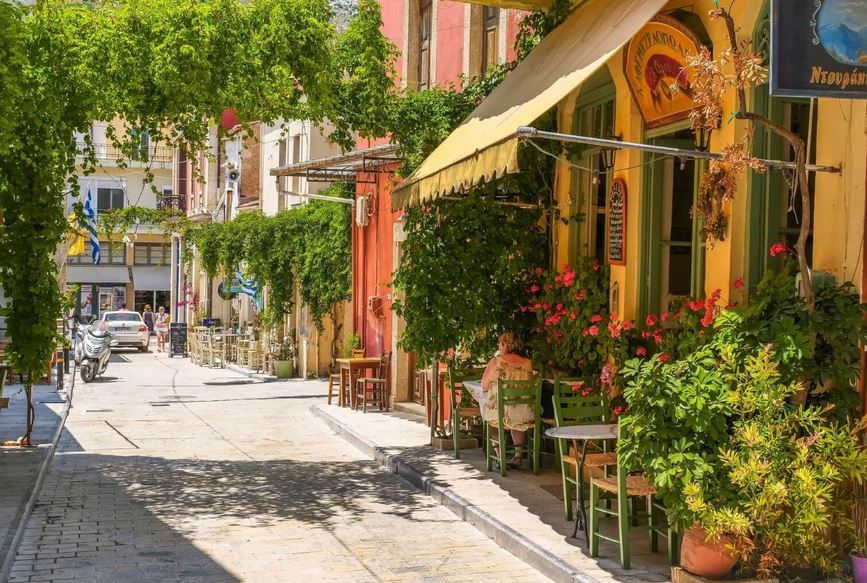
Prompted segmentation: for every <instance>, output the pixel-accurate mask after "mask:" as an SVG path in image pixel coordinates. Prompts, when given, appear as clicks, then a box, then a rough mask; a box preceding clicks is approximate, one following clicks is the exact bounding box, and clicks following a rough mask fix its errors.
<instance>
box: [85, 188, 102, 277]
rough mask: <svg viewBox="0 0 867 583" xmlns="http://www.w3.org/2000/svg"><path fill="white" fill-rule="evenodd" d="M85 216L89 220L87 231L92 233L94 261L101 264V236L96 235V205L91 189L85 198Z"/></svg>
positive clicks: (91, 254)
mask: <svg viewBox="0 0 867 583" xmlns="http://www.w3.org/2000/svg"><path fill="white" fill-rule="evenodd" d="M84 218H85V220H86V221H87V231H88V233H89V234H90V256H91V258H93V262H94V264H96V265H99V259H100V255H99V237H97V236H96V207H94V205H93V196H92V195H91V194H90V189H89V188H88V189H87V196H86V197H85V199H84Z"/></svg>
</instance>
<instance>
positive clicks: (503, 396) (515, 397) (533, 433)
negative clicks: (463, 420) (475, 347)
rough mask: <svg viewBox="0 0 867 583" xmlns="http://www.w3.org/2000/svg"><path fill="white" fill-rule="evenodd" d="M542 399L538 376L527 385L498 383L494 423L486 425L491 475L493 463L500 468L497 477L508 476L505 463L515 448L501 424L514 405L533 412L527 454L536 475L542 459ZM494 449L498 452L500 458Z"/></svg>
mask: <svg viewBox="0 0 867 583" xmlns="http://www.w3.org/2000/svg"><path fill="white" fill-rule="evenodd" d="M541 399H542V377H540V376H537V377H534V378H533V379H530V380H527V381H514V380H504V379H499V380H497V422H496V423H492V422H490V421H489V422H487V423H485V462H486V463H485V466H486V468H487V470H488V471H489V472H490V471H491V469H492V467H493V461H494V460H495V459H496V460H497V461H498V463H499V466H500V475H501V476H504V477H505V476H506V474H507V473H508V471H507V467H508V466H507V465H506V460H507V459H508V458H507V455H508V454H509V453H514V452H515V446H514V445H511V446H510V445H508V444H507V442H506V431H507V430H506V427H505V425H504V423H503V418H504V417H505V410H506V407H509V406H513V405H529V406H530V407H532V408H533V412H534V416H535V421H534V425H533V427H531V428H530V429H528V430H527V438H528V442H527V450H528V453H529V456H528V457H529V458H532V460H533V461H532V463H533V466H532V467H533V473H534V474H538V473H539V468H540V463H539V462H540V457H541V449H542V448H541V445H542V439H541V432H542V420H541V412H542V407H541ZM495 448H496V449H499V456H498V455H497V452H496V451H495Z"/></svg>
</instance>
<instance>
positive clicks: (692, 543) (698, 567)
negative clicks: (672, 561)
mask: <svg viewBox="0 0 867 583" xmlns="http://www.w3.org/2000/svg"><path fill="white" fill-rule="evenodd" d="M706 538H707V533H706V532H705V531H704V530H703V529H701V528H695V527H693V528H690V529H689V530H687V531H686V532H685V533H683V544H682V545H681V547H680V566H681V567H683V568H684V569H686V570H687V571H689V572H690V573H693V574H695V575H701V576H702V577H708V578H709V579H721V578H722V577H725V576H726V575H727V574H728V573H729V571H731V570H732V569H733V568H734V566H735V563H737V559H735V558H734V557H732V556H731V554H730V553H729V552H728V551H727V550H726V548H725V545H723V544H722V543H717V542H714V541H711V542H707V541H706V540H705V539H706Z"/></svg>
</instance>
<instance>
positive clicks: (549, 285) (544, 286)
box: [542, 283, 551, 291]
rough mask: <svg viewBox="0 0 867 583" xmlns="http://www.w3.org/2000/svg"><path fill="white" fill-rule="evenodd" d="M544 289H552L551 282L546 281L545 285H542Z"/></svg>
mask: <svg viewBox="0 0 867 583" xmlns="http://www.w3.org/2000/svg"><path fill="white" fill-rule="evenodd" d="M542 289H544V290H545V291H551V284H550V283H546V284H545V285H543V286H542Z"/></svg>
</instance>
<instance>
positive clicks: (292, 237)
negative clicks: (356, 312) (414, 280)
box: [188, 183, 351, 328]
mask: <svg viewBox="0 0 867 583" xmlns="http://www.w3.org/2000/svg"><path fill="white" fill-rule="evenodd" d="M320 194H322V195H325V196H334V197H337V198H349V197H350V196H351V191H350V190H349V187H348V186H347V185H345V184H342V183H338V184H334V185H332V186H331V187H329V188H327V189H325V190H323V191H322V192H321V193H320ZM350 214H351V213H350V211H349V208H348V206H347V205H344V204H339V203H334V202H328V201H312V202H310V203H308V204H305V205H304V206H302V207H300V208H296V209H288V210H284V211H281V212H279V213H277V214H276V215H274V216H272V217H266V216H264V215H262V214H261V213H259V212H255V213H242V214H240V215H238V216H237V217H236V218H234V219H232V220H231V221H228V222H225V223H208V224H205V225H201V226H198V227H194V228H193V229H191V230H190V231H189V233H188V236H189V237H191V238H192V241H193V243H194V244H195V246H196V249H197V250H198V252H199V257H200V258H201V261H202V268H203V269H204V270H205V272H206V273H207V274H208V275H209V276H211V277H216V276H220V275H222V276H231V275H233V274H234V273H235V271H236V270H238V269H242V270H243V273H244V276H245V277H254V278H256V279H257V280H258V281H259V284H260V285H262V286H267V287H268V298H269V300H268V309H267V312H266V315H267V318H268V320H269V323H271V324H281V323H282V322H283V319H284V318H285V316H286V315H287V314H288V313H289V311H290V310H291V309H292V305H293V303H294V297H295V284H296V282H297V285H298V293H299V295H300V298H301V302H302V303H303V304H304V305H305V306H307V307H308V308H309V309H310V315H311V317H312V318H313V321H314V322H315V323H316V325H317V326H319V327H320V328H321V327H322V325H323V319H324V317H325V316H326V315H328V313H329V312H330V311H331V310H332V308H333V307H334V306H335V305H336V304H338V303H339V302H342V301H346V300H348V299H349V297H350V296H349V294H350V287H351V272H350V265H351V261H350V253H351V251H350V250H351V243H350V239H349V237H350Z"/></svg>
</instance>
